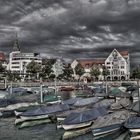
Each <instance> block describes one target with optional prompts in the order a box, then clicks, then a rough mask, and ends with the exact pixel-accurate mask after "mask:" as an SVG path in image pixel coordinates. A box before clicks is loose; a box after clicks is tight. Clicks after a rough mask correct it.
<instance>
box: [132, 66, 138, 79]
mask: <svg viewBox="0 0 140 140" xmlns="http://www.w3.org/2000/svg"><path fill="white" fill-rule="evenodd" d="M132 78H134V79H136V78H138V79H140V66H137V67H136V68H134V69H133V71H132Z"/></svg>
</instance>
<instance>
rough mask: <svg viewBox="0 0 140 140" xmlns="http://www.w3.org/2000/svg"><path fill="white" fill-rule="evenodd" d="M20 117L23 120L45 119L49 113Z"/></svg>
mask: <svg viewBox="0 0 140 140" xmlns="http://www.w3.org/2000/svg"><path fill="white" fill-rule="evenodd" d="M20 118H21V119H23V120H38V119H45V118H49V115H48V114H46V115H39V116H20Z"/></svg>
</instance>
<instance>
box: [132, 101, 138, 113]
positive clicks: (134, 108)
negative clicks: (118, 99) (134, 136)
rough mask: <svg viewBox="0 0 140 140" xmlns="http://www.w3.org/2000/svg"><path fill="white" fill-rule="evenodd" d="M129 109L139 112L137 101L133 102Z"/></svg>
mask: <svg viewBox="0 0 140 140" xmlns="http://www.w3.org/2000/svg"><path fill="white" fill-rule="evenodd" d="M131 110H133V111H135V112H138V113H139V112H140V109H139V101H137V102H134V103H133V105H132V108H131Z"/></svg>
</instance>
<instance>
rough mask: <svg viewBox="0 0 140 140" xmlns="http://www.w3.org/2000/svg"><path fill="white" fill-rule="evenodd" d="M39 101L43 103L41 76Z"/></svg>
mask: <svg viewBox="0 0 140 140" xmlns="http://www.w3.org/2000/svg"><path fill="white" fill-rule="evenodd" d="M40 102H41V103H43V85H42V78H40Z"/></svg>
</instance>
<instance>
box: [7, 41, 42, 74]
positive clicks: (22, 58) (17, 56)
mask: <svg viewBox="0 0 140 140" xmlns="http://www.w3.org/2000/svg"><path fill="white" fill-rule="evenodd" d="M31 61H35V62H37V63H39V64H42V58H41V57H40V55H39V54H38V53H22V52H21V51H20V46H19V43H18V40H16V41H15V44H14V47H13V51H12V52H11V53H10V54H9V70H10V71H12V72H15V71H16V72H19V73H20V74H23V75H26V66H27V65H28V64H29V63H30V62H31Z"/></svg>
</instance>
